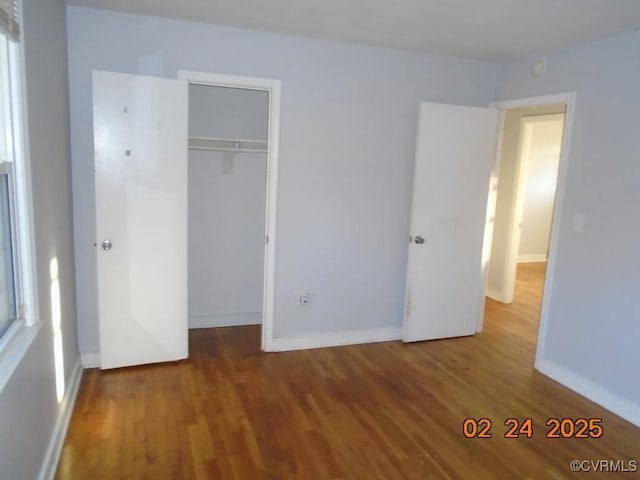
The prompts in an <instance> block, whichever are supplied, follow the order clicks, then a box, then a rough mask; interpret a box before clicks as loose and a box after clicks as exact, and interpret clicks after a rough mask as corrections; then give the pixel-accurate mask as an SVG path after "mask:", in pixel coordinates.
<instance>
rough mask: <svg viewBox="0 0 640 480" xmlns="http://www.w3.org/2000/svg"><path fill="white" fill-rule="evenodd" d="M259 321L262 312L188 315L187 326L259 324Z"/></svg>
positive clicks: (211, 326)
mask: <svg viewBox="0 0 640 480" xmlns="http://www.w3.org/2000/svg"><path fill="white" fill-rule="evenodd" d="M261 323H262V312H247V313H222V314H214V315H190V316H189V328H215V327H238V326H241V325H260V324H261Z"/></svg>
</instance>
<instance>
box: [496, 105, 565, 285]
mask: <svg viewBox="0 0 640 480" xmlns="http://www.w3.org/2000/svg"><path fill="white" fill-rule="evenodd" d="M564 108H565V107H564V106H552V107H536V108H514V109H511V110H508V111H507V112H506V113H505V118H504V127H503V128H504V129H503V132H502V147H501V150H500V170H499V172H498V194H497V198H496V212H495V217H494V227H493V241H492V243H491V260H490V261H489V276H488V278H487V289H488V290H490V291H492V292H503V290H504V288H505V285H506V283H507V261H508V260H509V258H507V246H508V238H509V236H510V235H511V233H512V229H513V222H514V219H515V217H514V215H515V210H514V205H515V194H516V190H517V188H516V187H517V183H518V172H519V171H518V169H517V166H518V157H519V155H520V152H519V148H518V147H519V141H520V123H521V120H522V117H523V116H525V115H542V114H547V113H560V112H563V111H564Z"/></svg>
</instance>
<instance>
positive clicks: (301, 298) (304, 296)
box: [298, 291, 309, 305]
mask: <svg viewBox="0 0 640 480" xmlns="http://www.w3.org/2000/svg"><path fill="white" fill-rule="evenodd" d="M298 303H299V304H300V305H308V304H309V293H308V292H306V291H304V292H299V293H298Z"/></svg>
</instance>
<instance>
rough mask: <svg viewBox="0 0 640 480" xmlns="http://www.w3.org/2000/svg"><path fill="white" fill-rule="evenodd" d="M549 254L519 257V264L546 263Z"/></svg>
mask: <svg viewBox="0 0 640 480" xmlns="http://www.w3.org/2000/svg"><path fill="white" fill-rule="evenodd" d="M546 261H547V254H546V253H532V254H530V255H519V256H518V263H538V262H546Z"/></svg>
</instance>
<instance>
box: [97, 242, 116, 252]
mask: <svg viewBox="0 0 640 480" xmlns="http://www.w3.org/2000/svg"><path fill="white" fill-rule="evenodd" d="M100 245H102V249H103V250H106V251H107V252H108V251H109V250H111V247H113V244H112V243H111V240H103V241H102V243H101V244H100Z"/></svg>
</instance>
